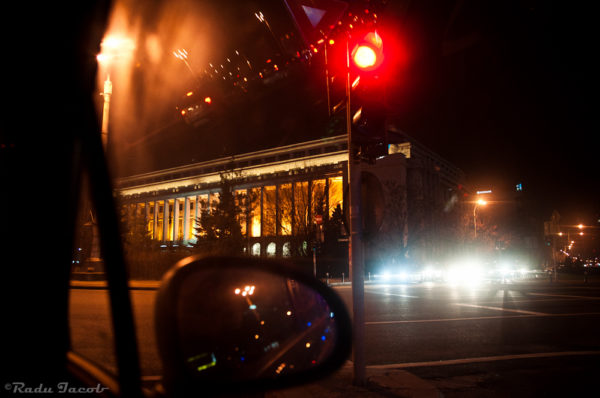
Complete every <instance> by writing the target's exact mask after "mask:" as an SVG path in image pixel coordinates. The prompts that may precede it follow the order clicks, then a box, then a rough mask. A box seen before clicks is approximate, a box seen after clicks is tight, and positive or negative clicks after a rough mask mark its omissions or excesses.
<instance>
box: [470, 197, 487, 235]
mask: <svg viewBox="0 0 600 398" xmlns="http://www.w3.org/2000/svg"><path fill="white" fill-rule="evenodd" d="M485 205H487V202H486V201H485V200H483V199H479V200H477V202H475V206H474V207H473V227H474V230H475V238H477V207H479V206H485Z"/></svg>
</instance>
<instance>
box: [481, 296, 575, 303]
mask: <svg viewBox="0 0 600 398" xmlns="http://www.w3.org/2000/svg"><path fill="white" fill-rule="evenodd" d="M565 300H566V301H575V299H572V298H553V299H540V300H510V299H509V300H506V301H508V302H509V303H541V302H545V301H565ZM504 301H505V300H503V299H502V298H501V297H500V298H498V300H494V301H479V303H480V304H502V303H503V302H504Z"/></svg>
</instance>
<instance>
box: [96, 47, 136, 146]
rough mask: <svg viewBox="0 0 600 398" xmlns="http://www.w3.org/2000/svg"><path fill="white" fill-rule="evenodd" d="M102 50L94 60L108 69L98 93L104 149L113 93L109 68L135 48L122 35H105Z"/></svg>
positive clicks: (131, 52)
mask: <svg viewBox="0 0 600 398" xmlns="http://www.w3.org/2000/svg"><path fill="white" fill-rule="evenodd" d="M100 46H101V48H102V52H101V53H100V54H98V55H97V56H96V60H97V61H98V63H99V64H100V65H102V66H104V67H105V68H106V69H107V70H108V71H107V73H106V80H105V81H104V91H103V92H102V93H100V95H102V96H103V97H104V106H103V108H102V128H101V133H102V144H103V146H104V149H105V150H106V145H107V143H108V119H109V117H108V116H109V110H110V98H111V96H112V93H113V83H112V81H111V80H110V68H111V67H112V66H113V65H114V64H116V63H117V62H118V61H121V60H126V59H129V58H130V57H131V55H132V54H133V51H134V50H135V44H134V43H133V41H131V39H128V38H125V37H122V36H107V37H105V38H104V40H102V43H101V44H100Z"/></svg>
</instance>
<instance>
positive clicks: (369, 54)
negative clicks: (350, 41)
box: [351, 31, 383, 71]
mask: <svg viewBox="0 0 600 398" xmlns="http://www.w3.org/2000/svg"><path fill="white" fill-rule="evenodd" d="M351 55H352V62H354V64H355V65H356V66H357V67H358V68H359V69H361V70H364V71H371V70H374V69H376V68H378V67H379V65H381V62H382V61H383V42H382V40H381V37H380V36H379V34H377V32H376V31H375V32H369V33H367V34H366V35H365V36H364V37H363V39H362V40H360V41H359V42H358V43H356V45H355V46H354V49H353V50H352V54H351Z"/></svg>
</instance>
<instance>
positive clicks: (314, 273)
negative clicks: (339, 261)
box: [313, 246, 317, 278]
mask: <svg viewBox="0 0 600 398" xmlns="http://www.w3.org/2000/svg"><path fill="white" fill-rule="evenodd" d="M313 276H314V277H315V278H316V277H317V246H315V247H313Z"/></svg>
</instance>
